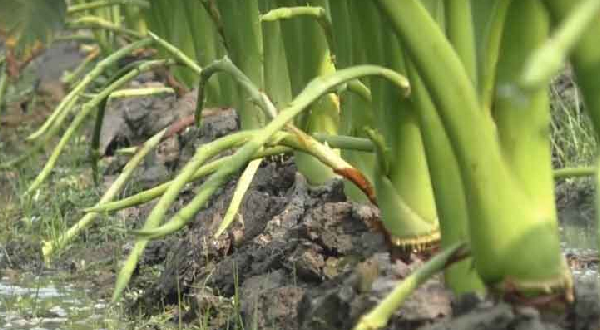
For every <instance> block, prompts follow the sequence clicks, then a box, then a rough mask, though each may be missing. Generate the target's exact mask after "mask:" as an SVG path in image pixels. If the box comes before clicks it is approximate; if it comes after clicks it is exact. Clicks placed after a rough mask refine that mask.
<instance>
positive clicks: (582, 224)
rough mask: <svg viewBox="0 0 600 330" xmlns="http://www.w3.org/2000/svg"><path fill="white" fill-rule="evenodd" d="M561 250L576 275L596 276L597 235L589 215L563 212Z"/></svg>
mask: <svg viewBox="0 0 600 330" xmlns="http://www.w3.org/2000/svg"><path fill="white" fill-rule="evenodd" d="M560 231H561V238H562V247H563V251H564V253H565V255H566V257H567V260H569V264H570V265H571V269H572V271H573V275H574V276H576V277H598V235H597V232H598V231H597V229H596V225H595V224H594V223H593V221H592V220H591V219H589V216H584V215H582V214H579V213H578V212H576V211H574V212H563V216H562V219H561V227H560Z"/></svg>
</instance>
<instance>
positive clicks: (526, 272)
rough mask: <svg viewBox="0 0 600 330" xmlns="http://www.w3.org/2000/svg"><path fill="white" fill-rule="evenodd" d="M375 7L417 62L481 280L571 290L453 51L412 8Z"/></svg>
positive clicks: (413, 4)
mask: <svg viewBox="0 0 600 330" xmlns="http://www.w3.org/2000/svg"><path fill="white" fill-rule="evenodd" d="M377 4H378V5H379V6H380V9H381V11H382V13H383V14H384V15H385V16H386V17H387V19H388V20H389V21H390V22H391V24H392V26H393V28H394V30H395V31H396V33H397V34H398V36H399V37H400V38H401V39H402V41H403V45H404V46H405V47H406V50H407V51H408V53H409V54H410V57H411V58H412V59H413V60H414V61H415V62H414V63H415V67H416V68H417V70H418V71H419V73H420V74H421V77H422V79H423V82H424V84H425V86H426V87H427V89H428V90H429V92H430V95H431V98H432V101H433V102H434V104H435V105H436V109H437V110H438V113H439V115H440V118H441V120H442V123H443V125H444V128H445V130H446V132H447V133H448V137H449V139H450V142H451V144H452V148H453V150H454V152H455V155H456V156H457V160H458V164H459V167H460V170H461V174H462V178H463V182H464V185H465V192H466V196H467V200H468V201H469V204H468V210H469V231H470V238H471V246H472V254H473V257H474V261H475V268H476V269H477V272H478V273H479V275H480V277H481V279H482V280H483V281H484V283H486V284H487V285H491V286H499V287H501V289H506V290H507V288H508V287H509V286H512V288H513V289H516V290H523V291H529V290H531V291H535V292H536V293H540V292H548V291H547V290H548V289H552V288H558V289H559V290H564V289H568V287H569V283H570V282H569V281H570V277H569V275H568V274H566V273H565V269H564V265H563V263H562V259H561V253H560V250H559V249H558V247H559V244H558V235H556V233H553V232H552V230H553V229H554V228H555V226H554V225H551V224H549V222H548V221H546V219H544V218H543V216H544V215H540V214H538V213H537V210H536V209H535V208H533V207H531V205H532V204H531V200H530V197H529V195H528V194H527V193H526V192H525V191H524V189H523V188H522V187H520V186H519V182H518V180H517V179H516V178H515V177H514V176H513V175H512V173H511V171H510V170H509V168H508V167H507V166H506V164H505V162H504V159H503V157H502V153H501V150H500V146H499V145H498V143H497V141H496V136H495V134H494V130H493V125H492V123H491V122H490V121H488V120H487V119H486V115H485V114H484V113H483V112H482V111H480V108H479V105H478V100H477V96H476V92H475V89H474V87H473V85H472V83H471V81H470V79H469V77H468V75H467V73H466V71H465V70H464V67H463V66H462V63H461V61H460V58H459V57H458V56H457V55H456V53H455V52H454V50H453V49H452V46H451V45H450V44H449V43H448V42H447V40H446V38H445V36H444V35H443V33H442V32H441V30H440V29H439V28H438V27H437V25H436V23H435V22H434V21H433V19H432V18H431V17H430V16H429V15H428V14H427V12H426V10H425V9H424V8H423V7H422V6H421V5H420V4H419V3H418V2H417V1H416V0H405V1H403V2H402V3H401V4H400V3H398V2H396V1H394V0H377ZM515 219H518V220H515ZM515 221H517V222H515ZM523 251H528V253H525V254H524V253H522V252H523ZM515 255H519V256H520V257H519V258H515V257H514V256H515Z"/></svg>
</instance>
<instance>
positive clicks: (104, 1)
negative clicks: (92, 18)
mask: <svg viewBox="0 0 600 330" xmlns="http://www.w3.org/2000/svg"><path fill="white" fill-rule="evenodd" d="M114 5H132V6H138V7H142V8H148V7H149V6H150V4H149V3H148V2H147V1H143V0H98V1H92V2H88V3H82V4H78V5H71V6H69V8H68V9H67V14H69V15H73V14H75V13H79V12H82V11H88V10H93V9H98V8H103V7H110V6H114Z"/></svg>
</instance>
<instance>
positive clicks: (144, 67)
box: [25, 60, 168, 195]
mask: <svg viewBox="0 0 600 330" xmlns="http://www.w3.org/2000/svg"><path fill="white" fill-rule="evenodd" d="M166 63H168V61H167V60H155V61H148V62H146V63H143V64H141V65H140V66H139V67H138V68H136V69H134V70H132V71H131V72H129V73H127V74H126V75H124V76H123V77H121V78H120V79H119V80H117V81H115V82H114V83H112V84H111V85H110V86H108V87H107V88H105V89H104V90H103V91H102V92H100V93H98V95H96V96H95V97H94V98H93V99H92V100H90V101H89V102H87V103H86V104H84V105H83V107H82V108H81V111H80V112H79V113H78V114H77V116H75V119H73V122H72V123H71V125H70V126H69V128H68V129H67V131H66V132H65V134H64V135H63V136H62V137H61V139H60V141H59V142H58V145H57V146H56V147H55V148H54V151H53V152H52V155H51V156H50V158H49V159H48V161H47V162H46V165H45V166H44V168H43V169H42V171H41V172H40V173H39V174H38V176H37V177H36V178H35V180H34V181H33V183H32V184H31V185H30V186H29V188H28V189H27V191H26V192H25V194H26V195H29V194H31V193H32V192H34V191H35V190H37V189H38V188H39V186H40V185H41V184H42V182H44V181H45V180H46V179H47V178H48V176H49V175H50V173H51V172H52V169H53V168H54V166H55V165H56V161H57V160H58V157H59V156H60V154H61V152H62V150H63V149H64V147H65V146H66V144H67V142H69V140H70V139H71V137H72V136H73V134H75V132H76V131H77V130H78V129H79V127H80V126H81V124H82V123H83V121H84V120H85V119H86V118H87V116H88V115H89V114H90V112H91V111H92V110H93V109H94V108H96V107H97V106H98V105H99V104H100V103H101V102H102V101H103V100H104V99H105V98H107V97H108V95H110V94H111V93H112V92H113V91H115V90H116V89H118V88H120V87H121V86H123V85H125V84H126V83H128V82H129V81H131V80H132V79H133V78H135V77H136V76H138V75H139V74H140V73H142V72H145V71H148V70H150V69H152V68H154V67H156V66H162V65H165V64H166Z"/></svg>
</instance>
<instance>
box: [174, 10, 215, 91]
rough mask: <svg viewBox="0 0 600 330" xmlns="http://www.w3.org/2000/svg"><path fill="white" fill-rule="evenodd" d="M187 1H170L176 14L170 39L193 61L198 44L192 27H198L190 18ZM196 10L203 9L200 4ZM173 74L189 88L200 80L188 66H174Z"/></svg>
mask: <svg viewBox="0 0 600 330" xmlns="http://www.w3.org/2000/svg"><path fill="white" fill-rule="evenodd" d="M186 2H187V1H169V6H170V7H171V12H172V15H174V16H173V18H172V19H171V22H170V23H171V25H170V29H169V41H170V42H171V43H172V44H173V45H174V46H175V47H177V49H179V50H180V51H181V52H182V53H184V54H185V55H187V56H188V57H189V58H191V59H192V61H194V62H197V61H196V49H195V47H196V45H195V44H194V38H192V37H191V36H193V35H194V34H195V33H194V31H193V30H192V29H195V28H196V27H194V26H192V25H191V24H192V23H193V22H191V21H190V20H189V18H190V17H189V15H187V14H186V11H187V9H188V8H187V7H186V5H185V3H186ZM193 2H198V1H193ZM195 10H198V11H202V10H201V8H200V6H198V8H196V9H195ZM203 32H204V31H203ZM204 33H206V34H208V31H205V32H204ZM173 74H174V75H175V78H177V80H179V81H181V82H183V83H184V84H185V86H186V87H188V88H193V86H194V85H195V84H196V83H197V82H198V76H197V75H196V74H194V72H190V71H189V70H188V69H187V68H182V67H178V68H173Z"/></svg>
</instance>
